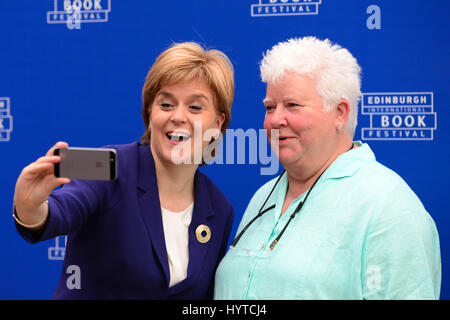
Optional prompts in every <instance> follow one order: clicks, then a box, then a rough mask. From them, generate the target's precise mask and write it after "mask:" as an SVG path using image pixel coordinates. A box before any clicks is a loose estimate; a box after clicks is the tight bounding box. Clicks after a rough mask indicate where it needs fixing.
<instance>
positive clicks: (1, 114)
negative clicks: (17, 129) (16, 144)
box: [0, 97, 13, 142]
mask: <svg viewBox="0 0 450 320" xmlns="http://www.w3.org/2000/svg"><path fill="white" fill-rule="evenodd" d="M12 130H13V117H12V116H11V110H10V99H9V98H8V97H0V142H8V141H9V140H10V139H11V132H12Z"/></svg>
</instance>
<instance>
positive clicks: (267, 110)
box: [265, 105, 275, 112]
mask: <svg viewBox="0 0 450 320" xmlns="http://www.w3.org/2000/svg"><path fill="white" fill-rule="evenodd" d="M265 107H266V112H271V111H273V110H275V106H273V105H266V106H265Z"/></svg>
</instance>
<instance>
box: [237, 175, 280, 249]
mask: <svg viewBox="0 0 450 320" xmlns="http://www.w3.org/2000/svg"><path fill="white" fill-rule="evenodd" d="M285 172H286V169H284V170H283V172H282V173H281V174H280V176H279V177H278V179H277V181H276V182H275V185H274V186H273V187H272V190H270V193H269V195H268V196H267V198H266V201H264V203H263V205H262V206H261V208H260V209H259V212H258V214H257V215H256V216H255V217H254V218H253V219H252V220H250V222H249V223H247V225H246V226H245V227H244V229H242V231H241V232H240V233H239V234H238V236H237V237H236V239H234V241H233V243H232V244H231V247H235V246H236V244H237V243H238V242H239V240H240V239H241V237H242V235H243V234H244V233H245V231H247V229H248V228H249V227H250V226H251V225H252V223H253V222H255V220H256V219H258V218H259V217H261V216H262V215H263V214H264V213H266V212H267V211H269V210H272V209H273V208H275V205H271V206H270V207H268V208H267V209H265V210H262V208H264V206H265V205H266V202H267V200H269V198H270V196H271V195H272V192H273V190H275V187H276V186H277V185H278V182H279V181H280V179H281V177H282V176H283V174H284V173H285Z"/></svg>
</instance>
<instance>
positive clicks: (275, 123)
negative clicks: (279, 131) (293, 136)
mask: <svg viewBox="0 0 450 320" xmlns="http://www.w3.org/2000/svg"><path fill="white" fill-rule="evenodd" d="M284 111H285V110H284V107H283V105H278V106H277V107H276V108H275V110H273V111H272V113H271V114H270V116H269V117H270V118H269V122H270V125H271V126H272V128H280V127H282V126H286V125H287V121H286V116H285V112H284Z"/></svg>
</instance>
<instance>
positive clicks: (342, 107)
mask: <svg viewBox="0 0 450 320" xmlns="http://www.w3.org/2000/svg"><path fill="white" fill-rule="evenodd" d="M349 113H350V102H348V100H347V99H344V98H342V99H341V100H340V101H339V103H338V105H337V106H336V128H337V127H338V126H339V125H343V126H344V127H345V124H346V123H347V119H348V115H349Z"/></svg>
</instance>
